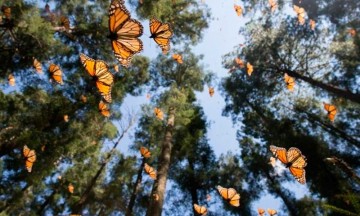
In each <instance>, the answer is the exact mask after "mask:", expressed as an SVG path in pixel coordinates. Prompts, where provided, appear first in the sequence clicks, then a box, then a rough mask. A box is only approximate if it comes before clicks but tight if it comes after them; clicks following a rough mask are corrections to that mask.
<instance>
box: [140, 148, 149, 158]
mask: <svg viewBox="0 0 360 216" xmlns="http://www.w3.org/2000/svg"><path fill="white" fill-rule="evenodd" d="M140 153H141V155H142V156H143V157H144V158H149V157H150V156H151V152H150V151H149V149H147V148H145V147H141V148H140Z"/></svg>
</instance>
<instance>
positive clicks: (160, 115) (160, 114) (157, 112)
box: [154, 107, 164, 120]
mask: <svg viewBox="0 0 360 216" xmlns="http://www.w3.org/2000/svg"><path fill="white" fill-rule="evenodd" d="M154 114H155V116H156V118H158V119H160V120H163V119H164V113H163V111H161V109H159V108H157V107H155V108H154Z"/></svg>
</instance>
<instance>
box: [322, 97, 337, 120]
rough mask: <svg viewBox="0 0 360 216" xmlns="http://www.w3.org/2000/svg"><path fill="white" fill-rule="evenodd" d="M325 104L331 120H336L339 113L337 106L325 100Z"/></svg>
mask: <svg viewBox="0 0 360 216" xmlns="http://www.w3.org/2000/svg"><path fill="white" fill-rule="evenodd" d="M323 104H324V109H325V110H326V111H327V112H328V117H329V119H330V121H332V122H334V120H335V116H336V113H337V110H336V106H335V105H332V104H328V103H325V102H323Z"/></svg>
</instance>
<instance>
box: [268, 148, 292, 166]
mask: <svg viewBox="0 0 360 216" xmlns="http://www.w3.org/2000/svg"><path fill="white" fill-rule="evenodd" d="M270 151H271V152H272V153H273V154H274V155H275V157H277V158H278V159H279V160H280V161H281V162H282V163H283V164H287V163H288V160H287V156H286V149H285V148H280V147H277V146H273V145H271V146H270Z"/></svg>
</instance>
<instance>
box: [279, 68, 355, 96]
mask: <svg viewBox="0 0 360 216" xmlns="http://www.w3.org/2000/svg"><path fill="white" fill-rule="evenodd" d="M284 72H285V73H287V74H288V75H289V76H292V77H295V78H298V79H301V80H303V81H305V82H307V83H309V84H311V85H313V86H316V87H319V88H321V89H324V90H325V91H328V92H330V93H333V94H334V95H337V96H339V97H342V98H345V99H348V100H351V101H353V102H355V103H360V94H354V93H352V92H350V91H346V90H343V89H339V88H337V87H333V86H330V85H327V84H324V83H322V82H319V81H317V80H314V79H312V78H310V77H306V76H303V75H301V74H299V73H297V72H296V71H291V70H285V71H284Z"/></svg>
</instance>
